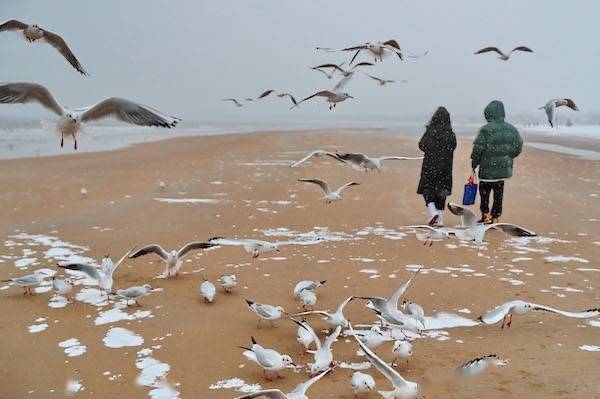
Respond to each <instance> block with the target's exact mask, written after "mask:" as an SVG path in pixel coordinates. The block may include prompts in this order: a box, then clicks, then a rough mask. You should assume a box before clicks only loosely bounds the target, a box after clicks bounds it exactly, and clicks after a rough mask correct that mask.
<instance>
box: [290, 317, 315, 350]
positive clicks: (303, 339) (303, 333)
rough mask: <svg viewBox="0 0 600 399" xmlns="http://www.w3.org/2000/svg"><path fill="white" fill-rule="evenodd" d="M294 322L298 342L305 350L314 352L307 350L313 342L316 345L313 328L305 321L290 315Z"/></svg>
mask: <svg viewBox="0 0 600 399" xmlns="http://www.w3.org/2000/svg"><path fill="white" fill-rule="evenodd" d="M290 320H292V321H293V322H294V323H296V324H297V325H298V330H297V331H296V339H297V341H298V342H300V343H301V344H302V346H304V349H306V351H307V352H310V353H314V351H309V350H308V348H309V347H310V345H311V344H312V343H313V342H314V343H315V345H317V343H316V340H315V337H317V333H315V331H314V330H313V328H312V327H311V326H310V324H308V323H307V322H306V321H298V320H296V319H294V318H293V317H290Z"/></svg>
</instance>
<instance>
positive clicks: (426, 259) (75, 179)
mask: <svg viewBox="0 0 600 399" xmlns="http://www.w3.org/2000/svg"><path fill="white" fill-rule="evenodd" d="M416 141H417V139H416V138H409V137H405V136H398V135H394V134H390V133H386V132H384V131H367V130H361V131H311V132H291V133H288V132H286V133H284V134H277V133H268V134H262V133H256V134H244V135H222V136H208V137H193V138H176V139H172V140H167V141H162V142H156V143H149V144H141V145H136V146H134V147H131V148H126V149H122V150H115V151H110V152H101V153H86V154H77V155H67V156H59V157H47V158H37V159H20V160H7V161H0V183H1V185H2V190H1V191H0V220H2V223H0V233H1V234H2V237H3V238H4V241H5V242H4V244H3V245H2V246H1V247H0V256H1V257H0V277H1V278H2V279H4V278H9V277H13V276H18V275H24V274H28V273H30V272H32V271H33V270H36V269H39V268H50V269H54V265H55V264H56V262H57V261H59V260H61V259H67V258H69V257H72V256H74V255H77V256H83V257H89V258H93V259H95V260H96V261H99V259H100V258H101V257H102V256H103V255H105V254H107V253H110V254H111V255H112V256H113V258H119V257H120V256H121V254H122V253H124V252H125V251H127V250H129V249H130V248H131V247H132V246H133V245H134V244H140V245H143V244H148V243H152V242H156V243H159V244H161V245H163V246H164V247H165V248H168V249H170V248H178V247H179V246H180V245H182V244H184V243H186V242H189V241H192V240H204V239H207V238H209V237H211V236H215V235H220V236H237V237H255V238H266V239H271V240H289V239H299V238H300V234H301V233H310V234H305V235H304V236H305V237H312V238H314V237H321V238H323V240H322V241H321V242H320V243H319V244H316V245H308V246H299V245H293V246H289V247H287V248H285V249H283V250H282V251H281V253H276V254H267V255H265V256H262V257H260V258H258V259H256V260H251V258H250V255H249V254H247V253H246V252H244V251H243V250H242V249H241V248H234V247H228V248H219V249H215V250H210V251H205V252H198V253H196V255H194V256H190V257H189V258H188V261H187V262H186V263H185V265H184V267H183V268H182V272H183V275H181V276H180V277H176V278H171V279H157V278H155V277H156V276H157V275H158V274H159V273H161V272H162V270H163V265H162V263H160V262H159V261H157V258H153V257H151V256H147V257H142V258H139V259H136V260H131V261H127V262H126V263H125V264H124V265H122V266H121V267H120V268H119V269H117V271H116V272H115V284H114V288H115V289H117V288H125V287H129V286H133V285H141V284H144V283H150V284H151V285H152V286H153V287H155V288H160V289H161V290H159V291H157V292H153V293H152V294H150V295H149V296H148V297H145V298H143V299H141V300H140V304H141V307H140V308H137V307H135V306H133V307H130V308H128V309H122V310H123V311H124V312H126V313H127V314H128V315H129V317H134V316H133V315H136V316H135V317H137V316H139V317H141V318H139V319H136V320H121V321H114V322H108V323H106V324H101V325H96V324H95V320H97V317H98V316H99V315H100V313H99V312H105V311H109V310H110V309H112V308H113V307H114V306H115V304H117V305H116V306H120V305H118V302H119V301H118V300H117V301H114V302H112V301H111V303H110V304H107V305H104V306H95V305H93V304H87V303H83V302H81V301H75V303H74V304H70V305H67V306H65V307H62V308H51V307H49V306H48V305H49V301H50V298H51V296H52V295H51V293H38V294H36V295H34V296H33V297H26V296H24V295H22V290H20V289H18V288H9V289H5V288H4V286H5V285H4V284H1V285H0V287H2V290H1V291H0V297H1V298H0V307H1V309H2V314H3V322H2V324H1V326H0V331H1V332H2V338H3V350H2V351H0V363H1V364H2V368H1V371H0V397H6V398H17V397H18V398H21V397H23V398H50V397H61V396H62V393H63V392H64V387H65V382H66V381H67V380H69V379H73V380H77V381H80V383H81V384H82V385H83V388H82V390H81V391H80V392H78V393H77V397H81V398H88V397H96V398H98V397H114V396H119V397H131V398H143V397H148V394H149V392H150V391H151V390H152V389H153V388H152V387H149V386H139V385H138V384H137V383H136V379H137V378H138V375H139V373H140V368H139V367H143V366H145V365H147V364H148V362H149V361H148V360H147V359H149V358H153V359H156V360H158V361H159V362H161V363H164V364H168V365H169V370H168V374H167V375H166V380H167V381H168V382H169V384H171V386H172V387H173V389H175V390H176V391H178V392H180V395H181V397H183V398H191V397H197V398H233V397H236V396H239V395H241V393H239V392H236V391H234V390H233V389H209V387H210V386H211V385H212V384H215V383H217V382H218V381H220V380H228V379H232V378H239V379H241V380H243V381H244V382H245V383H246V384H260V385H261V386H262V387H263V388H267V387H269V388H270V387H281V388H282V389H283V390H284V391H285V392H289V391H291V389H292V388H293V387H294V386H295V385H296V384H297V383H299V382H301V381H303V380H305V379H306V378H307V374H306V372H305V371H304V370H302V371H300V372H298V373H294V372H293V371H291V370H289V371H284V372H283V373H282V374H284V375H285V376H286V377H287V378H286V379H285V380H280V381H274V382H265V381H264V380H263V379H262V372H261V370H260V369H259V368H258V366H257V365H255V364H252V363H250V362H249V361H247V360H246V359H245V358H244V357H243V356H242V353H241V352H242V350H240V349H239V348H238V346H240V345H243V346H246V345H248V344H249V342H250V336H254V337H255V338H256V339H257V340H258V341H259V342H260V343H262V344H264V345H265V346H267V347H273V348H275V349H277V350H279V351H280V352H282V353H288V354H290V355H291V356H292V357H293V359H294V360H295V361H296V363H298V364H302V365H305V364H306V363H308V362H310V361H312V356H311V355H307V354H304V353H302V350H301V349H302V348H301V346H300V344H299V343H298V342H297V341H296V339H295V334H296V327H295V325H293V323H291V322H289V321H283V320H282V321H278V322H277V323H276V325H277V327H276V328H271V327H268V324H265V326H264V328H261V329H256V321H257V319H256V317H255V315H254V314H253V313H252V312H250V311H249V310H248V308H247V306H246V304H245V302H244V299H246V298H248V299H252V300H254V301H257V302H264V303H271V304H276V305H282V306H283V307H285V309H286V310H288V311H290V312H295V311H297V310H299V305H298V303H297V302H296V301H295V299H294V298H293V295H292V289H293V287H294V285H295V284H296V283H297V282H298V281H300V280H303V279H319V280H324V279H326V280H327V283H326V285H325V286H324V287H322V288H320V289H319V290H318V291H317V294H318V297H319V299H318V303H317V308H318V309H331V310H333V309H335V308H336V307H337V306H338V304H339V303H341V302H342V301H343V300H344V299H345V298H346V297H348V296H349V295H377V296H388V295H390V294H391V292H392V291H393V290H394V289H395V288H397V287H398V286H399V285H400V284H402V283H404V282H405V281H406V280H407V279H408V278H409V277H410V275H411V272H410V270H413V269H414V267H415V266H414V265H423V266H424V272H423V273H421V274H420V275H419V276H418V277H417V278H416V279H415V280H414V282H413V286H412V287H411V288H410V289H409V290H408V292H407V297H408V298H410V299H412V300H413V301H415V302H417V303H419V304H421V305H422V306H423V307H424V309H425V311H426V314H435V313H437V312H440V311H444V312H449V313H455V314H459V315H461V316H464V317H470V318H473V319H475V318H476V317H477V316H479V315H480V314H481V313H482V312H484V311H486V310H489V309H492V308H493V307H494V306H496V305H498V304H500V303H503V302H505V301H508V300H513V299H523V300H527V301H532V302H536V303H540V304H544V305H549V306H554V307H557V308H560V309H564V310H584V309H588V308H592V307H599V306H600V298H599V295H598V291H597V287H598V286H599V285H600V284H599V283H600V264H598V259H599V255H600V235H599V233H600V228H599V227H598V219H600V216H599V215H598V212H597V209H598V205H599V201H600V173H599V172H600V163H599V162H593V161H586V160H582V159H578V158H576V157H572V156H567V155H559V154H555V153H552V152H547V151H540V150H536V149H533V148H529V147H525V149H524V152H523V154H522V155H521V156H520V157H519V158H518V159H517V161H516V164H515V177H514V178H513V179H511V180H510V181H509V182H508V183H507V187H506V192H505V204H504V205H505V209H504V215H503V220H504V221H509V222H515V223H517V224H521V225H524V226H526V227H528V228H530V229H533V230H535V231H536V232H537V233H538V234H539V235H540V236H542V237H543V238H541V239H537V240H532V241H530V242H528V243H522V242H516V241H506V237H505V236H503V235H502V234H500V233H491V234H489V236H488V238H489V242H488V245H487V246H486V248H484V249H480V250H478V249H477V248H475V247H474V246H473V245H471V244H461V243H460V242H458V241H447V242H444V243H436V244H435V245H433V246H432V247H424V246H423V245H422V243H421V242H419V241H417V240H416V239H415V237H414V235H413V234H409V233H408V231H407V230H404V229H402V226H406V225H412V224H421V223H423V222H424V221H425V220H426V213H425V207H424V204H423V200H422V198H421V197H419V196H417V195H416V194H415V191H416V186H417V182H418V176H419V170H420V161H416V162H415V161H407V162H388V163H384V167H383V172H382V173H368V174H366V173H363V172H357V171H354V170H352V169H351V168H349V167H346V166H344V165H341V164H337V163H336V162H335V161H330V160H326V159H320V160H319V159H318V160H313V161H312V162H311V163H308V164H305V165H303V166H301V167H299V168H297V169H290V168H288V167H287V165H288V164H289V161H291V160H295V159H299V158H300V157H302V156H303V155H304V154H305V153H306V152H308V151H309V150H312V149H316V148H325V149H330V150H334V149H341V150H345V151H360V150H364V151H366V152H369V153H372V154H403V155H412V156H414V155H419V152H418V150H417V148H416ZM469 151H470V141H469V140H465V139H461V140H459V147H458V149H457V152H456V153H455V169H454V176H455V181H454V184H455V185H454V193H453V195H452V199H453V200H454V201H455V202H459V201H460V199H461V196H462V184H464V181H465V180H466V176H467V174H468V172H469V162H468V155H469ZM300 177H315V178H322V179H325V180H327V181H328V182H330V184H332V185H334V186H337V185H341V184H343V183H345V182H347V181H350V180H355V181H359V182H361V183H362V185H361V186H358V187H351V188H349V189H348V190H347V191H346V192H345V193H344V194H345V196H344V200H342V201H341V202H339V203H336V204H334V205H329V206H327V205H325V203H324V202H323V201H322V200H319V197H320V196H321V193H320V192H319V191H318V190H317V187H316V186H312V185H308V184H301V183H298V182H296V179H298V178H300ZM160 181H165V182H166V184H167V187H166V189H165V190H164V191H161V190H160V189H159V182H160ZM82 187H85V188H86V189H87V191H88V195H87V197H85V198H82V197H81V195H80V189H81V188H82ZM157 198H162V199H165V198H166V199H179V200H182V199H197V200H198V199H208V200H214V201H200V202H196V203H186V202H180V203H173V202H168V201H167V202H164V201H158V200H156V199H157ZM446 220H447V224H455V223H457V222H458V221H457V219H456V218H454V217H453V216H451V215H446ZM277 229H279V230H277ZM283 229H288V230H283ZM25 234H28V235H39V236H27V235H25ZM14 236H16V237H14ZM48 237H55V238H58V239H60V240H61V241H62V242H57V241H52V239H50V238H48ZM70 244H72V245H74V246H75V247H73V246H69V245H70ZM77 246H80V247H77ZM61 257H62V258H61ZM23 259H29V260H23ZM28 262H29V263H30V264H29V265H27V266H24V265H25V264H27V263H28ZM15 263H17V265H20V266H22V268H18V267H17V266H16V265H15ZM231 273H235V274H236V275H237V278H238V282H239V285H238V287H237V288H236V289H235V290H234V291H233V293H231V294H224V293H223V291H222V290H221V289H220V288H219V287H218V293H217V297H216V300H215V303H213V304H205V303H203V302H202V301H201V299H200V296H199V292H198V289H199V286H200V283H201V282H202V280H203V279H204V278H206V279H209V280H211V281H213V282H214V283H215V284H216V278H217V277H218V276H219V275H221V274H231ZM59 274H61V275H64V272H62V271H61V272H59ZM82 287H83V286H82V285H77V286H76V287H75V289H74V292H78V291H79V290H80V289H82ZM90 288H93V287H88V288H87V289H88V290H89V289H90ZM87 292H88V293H89V292H91V291H87ZM92 293H93V292H92ZM80 297H81V296H80ZM459 310H461V311H462V312H459ZM467 310H468V311H470V313H465V312H466V311H467ZM136 311H142V312H143V311H150V312H151V314H150V315H148V314H147V313H145V314H144V313H137V314H136V313H135V312H136ZM345 314H346V316H347V318H348V319H350V320H351V321H352V322H353V323H355V324H360V323H367V322H372V321H373V320H374V318H373V316H372V315H371V313H370V312H369V311H368V310H367V309H366V308H365V307H364V303H363V302H361V301H358V300H356V301H352V302H351V303H350V304H349V305H348V307H347V308H346V311H345ZM144 315H145V316H146V317H144ZM41 318H44V320H41ZM107 318H108V316H106V314H104V319H107ZM36 320H38V321H36ZM592 320H595V323H594V324H595V325H596V327H594V326H593V325H591V324H589V323H588V321H586V320H578V319H569V318H565V317H560V316H556V315H554V314H549V313H538V312H532V313H530V314H527V315H524V316H516V317H515V318H514V320H513V324H512V326H511V328H510V329H505V330H504V331H502V330H500V327H499V325H495V326H473V327H461V328H448V329H443V330H444V331H445V332H446V334H447V335H444V334H441V335H440V336H441V338H442V339H435V338H427V339H422V340H418V341H416V342H415V343H414V351H415V355H414V356H413V357H412V358H411V359H410V361H409V363H408V367H409V369H408V370H407V369H405V367H406V366H405V365H401V366H400V367H399V368H398V370H399V371H400V372H401V374H402V375H403V376H404V377H405V378H407V379H409V380H412V381H417V382H419V383H422V384H423V386H424V392H423V393H424V394H425V395H426V396H427V397H428V398H437V397H444V398H481V397H482V396H484V395H485V397H486V398H489V399H492V398H506V397H517V396H518V397H528V398H572V397H578V398H594V397H600V384H598V365H600V353H599V352H592V351H586V350H582V349H580V347H581V346H584V345H590V346H600V334H599V332H600V330H599V329H598V327H597V326H598V325H599V324H600V321H599V320H598V318H596V319H592ZM100 321H102V319H101V320H100ZM309 321H310V322H311V324H312V325H313V326H314V327H315V329H318V330H322V329H323V328H325V327H326V325H325V323H324V322H323V321H321V320H320V319H318V318H312V319H310V320H309ZM43 324H47V327H46V328H45V329H43V330H42V331H40V332H37V333H31V332H29V331H28V327H29V326H33V325H42V326H41V327H39V328H40V329H41V328H43ZM112 328H124V329H127V330H130V331H132V332H133V333H135V334H136V335H138V336H139V337H141V338H143V340H144V342H143V343H142V344H141V345H136V346H126V347H121V348H110V347H107V346H106V344H105V342H104V341H103V339H104V338H105V336H106V335H107V333H108V331H109V330H110V329H112ZM113 332H114V331H113ZM71 338H76V339H78V340H79V346H81V345H84V346H85V347H86V348H85V352H84V353H83V354H81V355H79V356H73V357H69V356H68V355H67V354H66V353H65V348H63V347H60V346H59V342H64V341H67V340H69V339H71ZM443 338H446V339H443ZM138 341H139V339H138ZM108 342H109V343H110V342H112V341H111V340H108ZM130 343H131V344H135V343H136V342H135V339H134V340H132V341H131V342H130ZM69 344H70V343H69V342H67V343H66V344H63V345H69ZM391 346H392V343H388V344H386V345H384V346H382V347H380V348H379V349H378V350H377V353H378V354H379V355H380V356H381V357H382V358H384V359H386V360H391V358H392V355H391ZM333 348H334V356H335V359H336V360H339V361H344V362H347V363H351V362H364V361H365V358H364V357H359V356H357V355H356V350H357V345H356V343H355V342H353V341H352V340H350V339H346V338H343V337H341V338H340V340H339V341H338V342H337V343H335V344H334V346H333ZM143 349H152V353H151V354H149V351H142V350H143ZM78 351H79V352H81V348H76V349H74V352H72V353H75V354H77V352H78ZM140 351H142V352H140ZM138 352H139V353H138ZM486 353H497V354H498V355H499V356H501V357H502V358H506V359H508V360H509V363H508V365H506V366H502V367H497V368H495V369H492V370H490V371H488V372H486V373H484V374H482V375H480V376H478V377H474V378H473V379H471V380H469V381H468V382H467V383H465V384H463V385H460V386H457V387H454V388H453V390H452V391H451V392H447V389H446V387H445V386H442V384H441V382H442V381H446V380H448V379H450V378H451V376H452V374H453V372H454V368H455V367H456V366H458V365H459V364H461V363H463V362H465V361H467V360H470V359H471V358H474V357H477V356H480V355H483V354H486ZM144 359H146V361H145V362H144V361H143V360H144ZM136 363H138V365H139V367H136ZM157 369H158V371H161V370H160V369H161V366H160V365H159V366H158V367H157V368H155V370H157ZM165 369H166V366H162V371H163V372H162V373H161V372H157V375H159V374H164V371H165ZM148 370H151V369H150V368H146V372H149V371H148ZM367 372H368V373H370V374H372V375H373V376H374V377H375V379H376V381H377V384H378V386H377V388H378V389H382V390H388V389H390V385H389V383H388V382H387V381H386V380H385V379H383V378H382V377H381V375H380V374H379V373H378V372H377V371H376V370H375V369H373V368H371V369H369V370H367ZM351 373H352V371H351V370H348V369H342V368H337V369H336V371H335V372H334V373H333V374H331V375H329V376H327V377H326V378H324V379H323V380H322V381H320V382H319V383H318V384H316V385H314V386H313V387H312V388H311V390H309V392H308V396H309V397H312V398H325V397H331V398H350V397H353V393H352V391H351V389H350V387H349V381H350V376H351ZM149 380H150V381H149V382H148V378H146V382H147V383H148V384H153V385H157V384H158V383H154V380H153V378H150V379H149ZM154 393H155V394H156V395H158V394H159V393H158V392H156V391H155V392H154ZM156 397H160V396H156ZM370 397H373V398H375V397H378V396H377V394H375V393H373V394H371V396H370Z"/></svg>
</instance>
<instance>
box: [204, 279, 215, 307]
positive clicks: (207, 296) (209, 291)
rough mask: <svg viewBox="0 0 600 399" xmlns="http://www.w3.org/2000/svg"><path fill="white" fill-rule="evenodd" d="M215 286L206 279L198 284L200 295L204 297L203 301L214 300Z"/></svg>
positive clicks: (210, 301) (209, 301)
mask: <svg viewBox="0 0 600 399" xmlns="http://www.w3.org/2000/svg"><path fill="white" fill-rule="evenodd" d="M216 293H217V288H216V287H215V285H214V284H213V283H211V282H210V281H208V280H204V281H203V282H202V284H200V295H201V296H202V298H204V301H205V302H208V303H212V302H213V301H214V300H215V295H216Z"/></svg>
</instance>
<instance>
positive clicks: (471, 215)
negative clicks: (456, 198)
mask: <svg viewBox="0 0 600 399" xmlns="http://www.w3.org/2000/svg"><path fill="white" fill-rule="evenodd" d="M448 209H449V210H450V212H452V214H454V215H456V216H460V217H461V219H462V224H463V225H464V226H467V227H471V226H475V225H476V224H477V215H475V212H473V211H472V210H470V209H469V208H465V207H464V206H462V205H457V204H453V203H449V204H448Z"/></svg>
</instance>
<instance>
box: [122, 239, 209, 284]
mask: <svg viewBox="0 0 600 399" xmlns="http://www.w3.org/2000/svg"><path fill="white" fill-rule="evenodd" d="M214 246H215V245H214V244H211V243H208V242H202V241H193V242H190V243H187V244H185V245H184V246H183V247H181V248H179V250H178V251H175V250H172V251H171V252H167V251H165V250H164V249H163V247H161V246H160V245H158V244H150V245H146V246H145V247H142V248H140V249H138V250H137V251H135V252H134V253H132V254H131V255H129V259H135V258H139V257H140V256H144V255H147V254H152V253H154V254H156V255H158V257H159V258H160V259H161V260H162V261H163V262H164V263H165V272H164V277H171V276H179V269H180V268H181V266H183V258H184V257H185V256H186V255H187V254H188V253H190V252H191V251H195V250H198V249H206V248H211V247H214Z"/></svg>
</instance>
